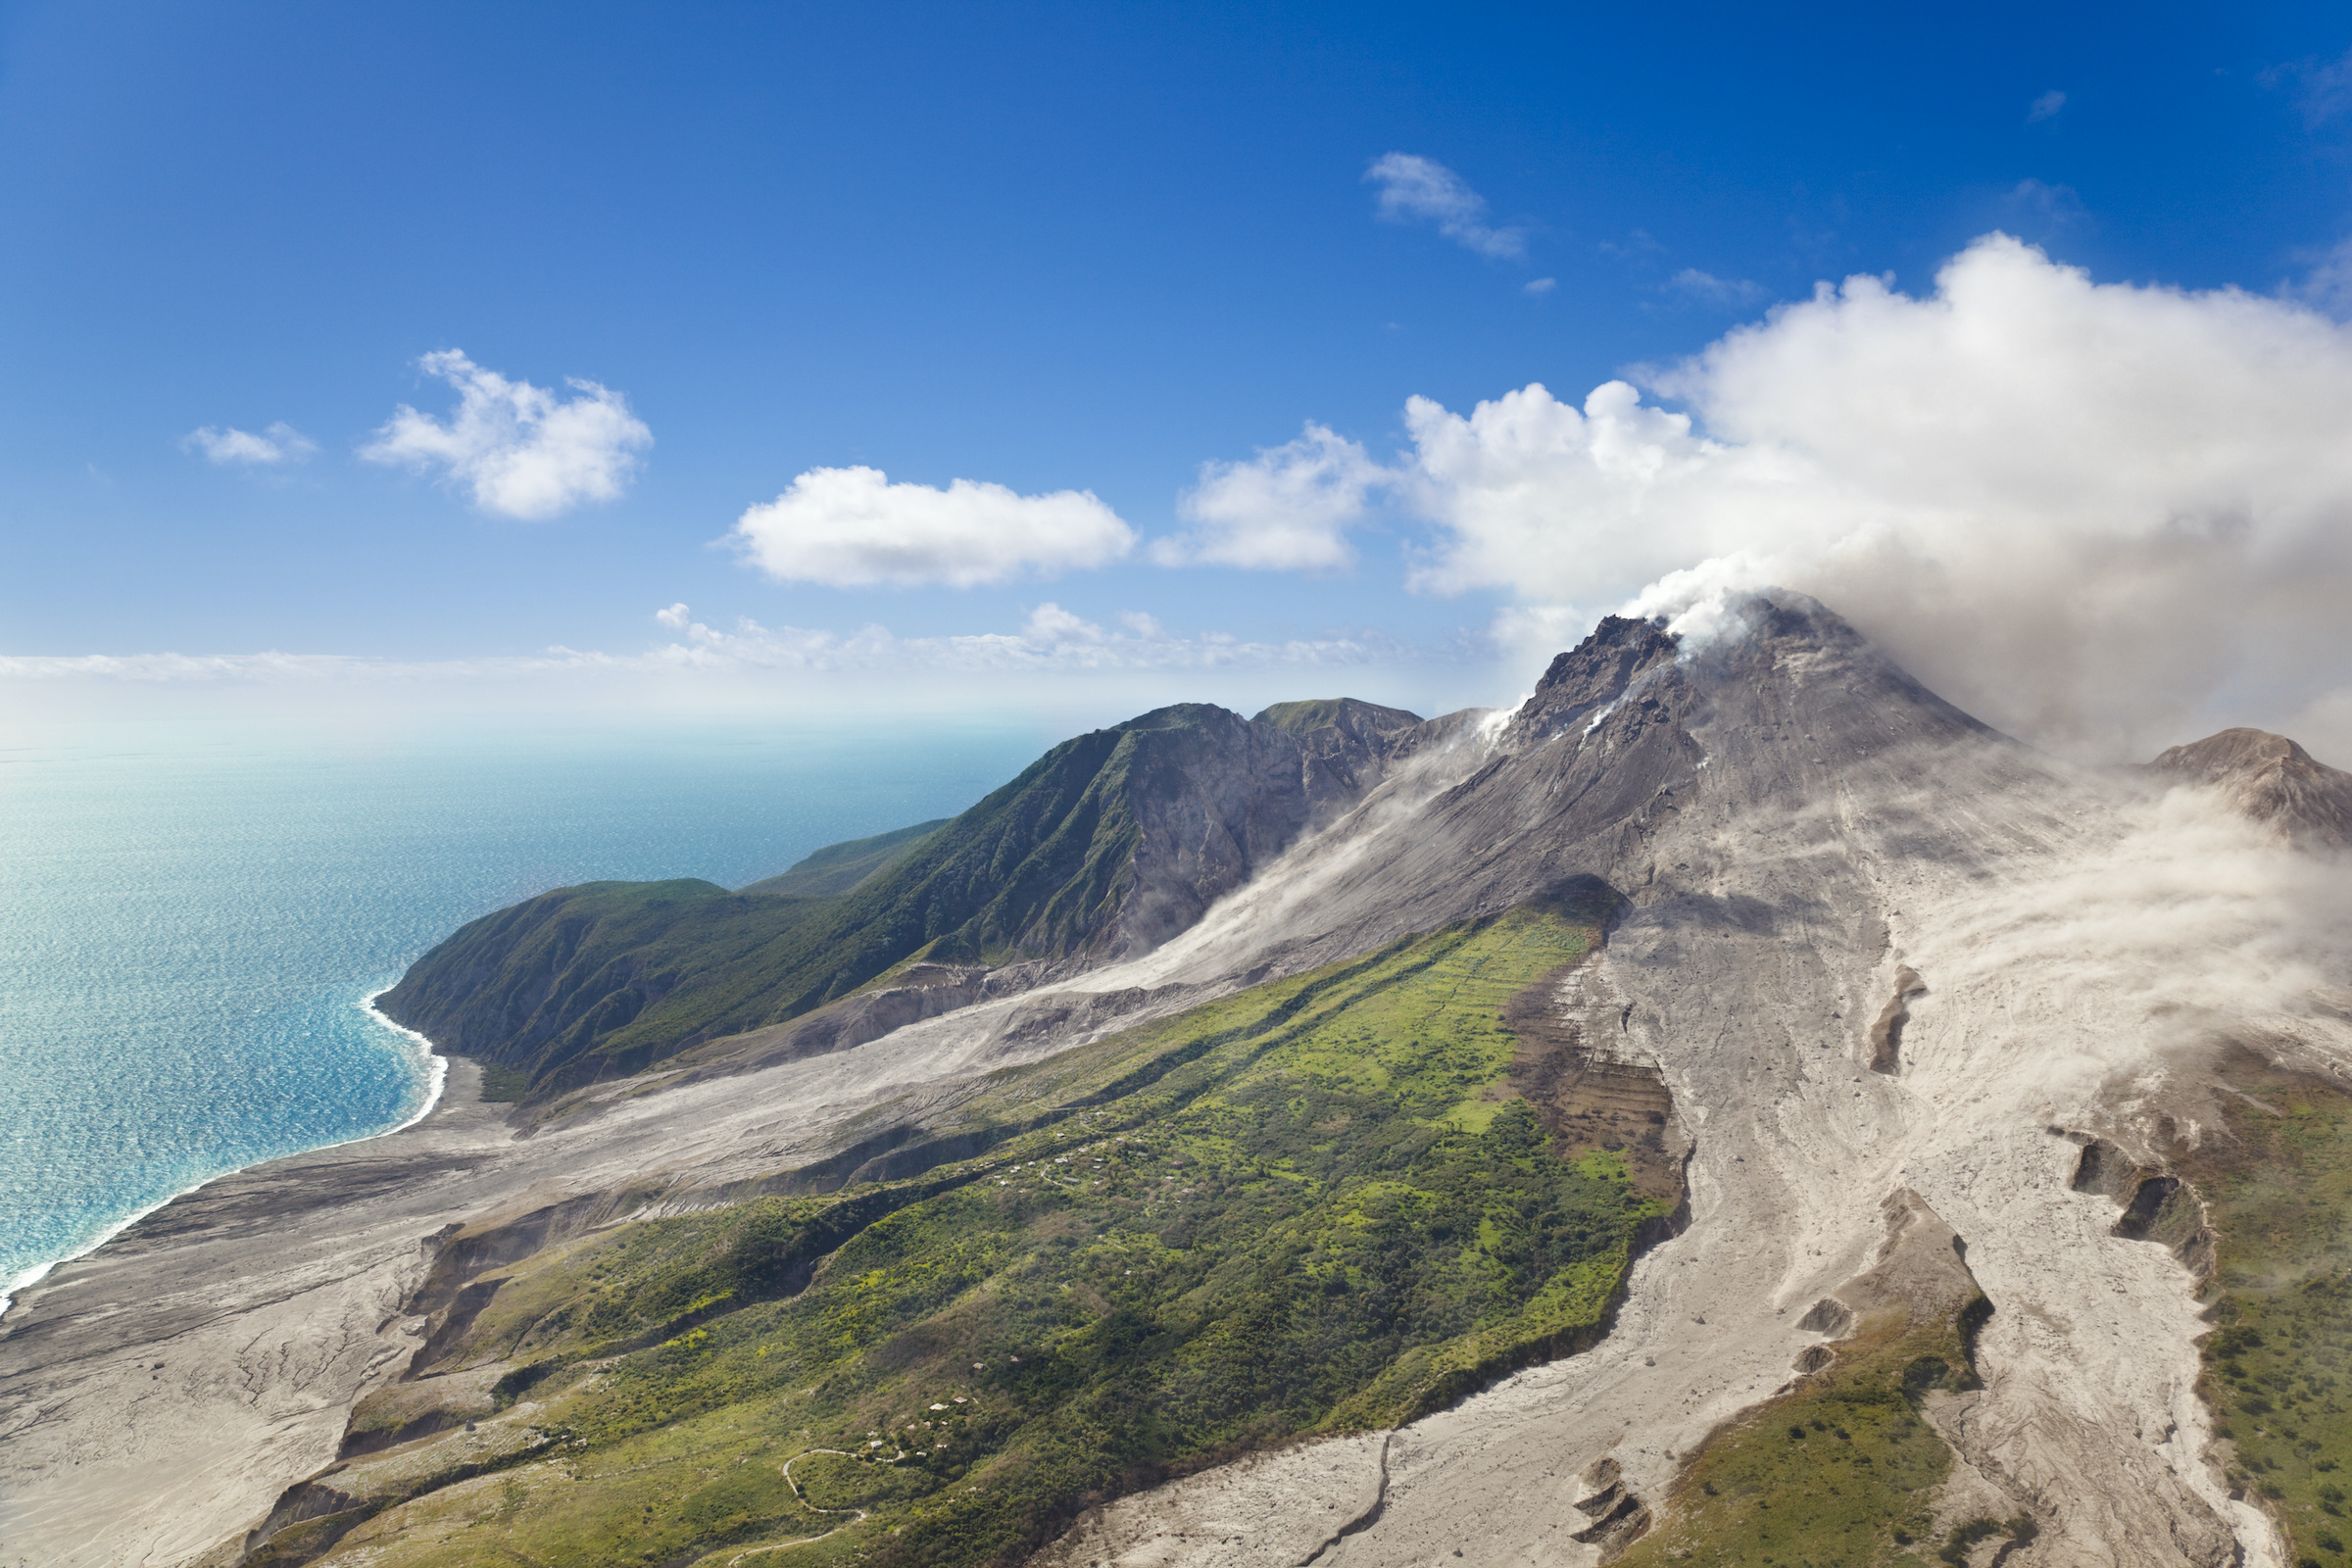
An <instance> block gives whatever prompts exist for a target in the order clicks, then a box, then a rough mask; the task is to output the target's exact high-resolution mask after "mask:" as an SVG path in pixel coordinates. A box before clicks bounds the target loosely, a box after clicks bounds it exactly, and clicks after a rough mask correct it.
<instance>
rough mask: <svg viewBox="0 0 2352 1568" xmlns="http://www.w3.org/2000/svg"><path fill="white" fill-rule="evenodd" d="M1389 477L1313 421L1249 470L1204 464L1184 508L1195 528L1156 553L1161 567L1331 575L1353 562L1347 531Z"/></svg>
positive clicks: (1263, 453) (1160, 544) (1264, 452)
mask: <svg viewBox="0 0 2352 1568" xmlns="http://www.w3.org/2000/svg"><path fill="white" fill-rule="evenodd" d="M1387 477H1388V474H1387V470H1385V469H1384V468H1382V467H1381V466H1380V465H1379V464H1377V463H1375V462H1373V461H1372V459H1371V457H1370V456H1369V455H1367V454H1366V453H1365V451H1364V449H1363V448H1362V447H1360V446H1358V445H1357V444H1356V443H1355V442H1353V441H1349V440H1348V439H1346V438H1345V437H1343V436H1340V435H1339V434H1337V433H1335V432H1334V431H1332V430H1330V429H1327V428H1326V427H1324V426H1323V425H1320V424H1317V423H1315V422H1314V421H1313V420H1311V419H1310V420H1308V421H1307V424H1306V428H1305V430H1304V431H1303V432H1301V433H1300V435H1299V438H1298V439H1297V440H1295V441H1291V442H1287V443H1285V444H1284V445H1282V446H1278V447H1267V448H1262V449H1260V450H1259V452H1258V454H1257V456H1256V457H1254V458H1251V459H1250V460H1249V461H1248V462H1246V463H1204V464H1202V465H1201V480H1200V483H1198V484H1197V485H1195V486H1194V487H1193V488H1192V489H1191V490H1190V491H1188V492H1186V493H1185V495H1184V496H1183V497H1182V498H1181V499H1180V500H1179V501H1178V502H1177V507H1176V510H1177V513H1178V515H1181V516H1182V517H1183V518H1184V519H1185V520H1186V521H1187V522H1189V523H1191V524H1192V528H1191V529H1190V530H1189V531H1188V532H1186V533H1184V534H1181V535H1179V536H1177V537H1176V538H1173V539H1162V540H1159V541H1157V542H1156V543H1154V544H1153V545H1152V560H1153V561H1155V562H1157V563H1159V564H1161V565H1166V566H1174V565H1185V564H1194V563H1205V564H1213V565H1223V566H1247V567H1254V568H1258V569H1261V570H1275V571H1282V570H1293V569H1300V568H1303V569H1308V570H1316V569H1324V570H1328V569H1331V568H1334V567H1339V566H1345V565H1347V564H1348V563H1349V562H1350V561H1352V560H1353V559H1354V552H1353V551H1352V550H1350V549H1349V548H1348V534H1347V530H1348V524H1350V523H1352V522H1354V521H1356V520H1357V519H1358V518H1359V517H1361V516H1362V515H1363V512H1364V498H1365V496H1366V494H1367V493H1368V492H1369V491H1370V490H1371V488H1372V487H1373V486H1374V485H1376V484H1378V483H1380V482H1381V481H1382V480H1384V479H1385V478H1387Z"/></svg>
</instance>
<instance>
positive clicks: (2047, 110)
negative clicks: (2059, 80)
mask: <svg viewBox="0 0 2352 1568" xmlns="http://www.w3.org/2000/svg"><path fill="white" fill-rule="evenodd" d="M2065 107H2066V94H2064V93H2062V92H2060V91H2059V90H2058V89H2057V88H2055V87H2053V88H2051V89H2050V90H2049V91H2048V92H2045V93H2043V94H2042V95H2041V96H2040V97H2038V98H2036V99H2034V101H2033V102H2032V103H2031V104H2028V105H2027V106H2026V123H2027V124H2029V125H2031V124H2034V123H2036V122H2038V121H2043V120H2048V119H2050V118H2051V117H2052V116H2054V115H2056V114H2057V113H2058V111H2059V110H2061V109H2064V108H2065Z"/></svg>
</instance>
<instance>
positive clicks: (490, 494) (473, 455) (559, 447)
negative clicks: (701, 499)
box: [360, 349, 654, 519]
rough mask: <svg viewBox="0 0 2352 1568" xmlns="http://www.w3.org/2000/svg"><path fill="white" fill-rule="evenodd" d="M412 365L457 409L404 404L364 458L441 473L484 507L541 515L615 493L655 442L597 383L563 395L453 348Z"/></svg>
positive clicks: (575, 386) (577, 384)
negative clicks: (442, 413) (423, 409)
mask: <svg viewBox="0 0 2352 1568" xmlns="http://www.w3.org/2000/svg"><path fill="white" fill-rule="evenodd" d="M417 365H418V367H419V368H422V369H423V371H424V372H425V373H426V374H427V375H431V376H436V377H438V378H440V379H441V380H443V381H446V382H448V383H449V384H450V385H451V386H453V387H455V388H456V389H457V391H458V407H457V411H456V412H455V413H454V414H452V415H451V416H450V417H449V418H448V419H447V420H446V421H444V420H441V419H436V418H434V417H431V416H430V415H426V414H419V413H418V412H417V410H415V409H413V408H410V407H409V406H408V405H407V404H405V403H404V404H402V405H400V407H399V408H397V409H396V410H394V411H393V414H392V417H391V418H390V419H389V420H387V421H386V422H385V423H384V425H383V427H382V428H381V429H379V430H377V431H376V432H375V439H374V440H373V441H371V442H369V443H368V445H366V446H364V447H362V448H361V449H360V456H361V457H363V458H365V459H367V460H368V462H370V463H383V464H391V465H395V466H403V467H410V468H417V469H421V470H424V471H428V472H438V473H440V474H442V475H444V476H445V477H447V478H449V479H450V480H452V481H453V482H455V483H457V484H460V485H463V486H465V487H466V491H467V492H468V493H469V494H470V495H471V496H472V498H473V504H474V505H475V506H477V507H479V508H481V509H482V510H483V511H484V512H488V513H493V514H495V515H499V516H503V517H521V518H528V519H537V518H542V517H553V516H556V515H560V514H562V513H565V512H568V511H570V510H571V509H572V508H573V507H576V506H578V505H580V504H581V503H582V502H586V501H612V500H615V499H617V498H618V497H619V496H620V494H621V493H622V492H623V491H625V490H626V489H627V488H628V485H629V480H630V479H631V478H632V477H633V476H634V475H635V473H636V470H637V465H638V463H639V461H640V459H639V455H640V454H641V453H643V452H644V450H645V449H646V448H647V447H650V446H652V445H653V444H654V432H653V431H652V430H651V429H649V428H647V426H646V423H645V421H644V420H642V419H640V418H638V417H636V416H635V415H633V414H631V413H630V412H629V405H628V400H627V399H625V398H623V397H622V396H621V395H620V394H619V393H617V392H615V391H613V389H612V388H610V387H606V386H600V385H598V384H597V383H596V382H594V381H582V380H578V379H576V378H575V379H572V380H569V381H567V382H566V383H565V384H566V385H568V386H569V387H570V388H571V389H572V391H573V392H574V393H575V394H577V395H576V396H574V397H571V398H562V397H559V396H557V395H556V394H555V393H554V392H551V391H549V390H548V389H547V388H545V387H537V386H533V385H531V383H530V382H528V381H510V380H508V379H507V378H506V377H505V376H503V375H501V374H499V373H498V372H497V371H496V370H488V369H484V368H482V367H480V366H478V365H476V364H474V363H473V362H472V361H471V360H469V359H467V358H466V355H465V353H464V352H463V351H461V350H458V349H443V350H441V351H440V352H438V353H434V354H427V355H426V356H425V357H424V358H423V359H421V360H418V361H417Z"/></svg>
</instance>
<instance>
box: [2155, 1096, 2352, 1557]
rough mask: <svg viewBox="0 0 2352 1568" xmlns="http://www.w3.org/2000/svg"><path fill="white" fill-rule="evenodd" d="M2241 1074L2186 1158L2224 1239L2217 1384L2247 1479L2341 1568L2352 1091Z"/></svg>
mask: <svg viewBox="0 0 2352 1568" xmlns="http://www.w3.org/2000/svg"><path fill="white" fill-rule="evenodd" d="M2225 1076H2226V1079H2227V1081H2228V1082H2229V1085H2230V1086H2231V1087H2232V1088H2234V1089H2236V1090H2237V1091H2239V1092H2240V1093H2239V1095H2238V1096H2231V1097H2228V1098H2226V1099H2225V1100H2224V1102H2223V1104H2224V1116H2225V1119H2226V1122H2227V1131H2228V1134H2229V1136H2228V1137H2226V1138H2211V1137H2209V1138H2208V1139H2206V1140H2205V1141H2204V1143H2203V1144H2202V1145H2201V1146H2200V1147H2199V1148H2198V1149H2197V1150H2196V1151H2195V1152H2192V1153H2190V1154H2188V1155H2187V1156H2186V1157H2185V1158H2183V1159H2182V1160H2181V1161H2180V1169H2181V1171H2182V1173H2183V1174H2184V1175H2186V1176H2187V1177H2188V1179H2189V1180H2190V1181H2191V1182H2192V1183H2194V1184H2195V1187H2196V1189H2197V1191H2198V1193H2199V1195H2200V1196H2202V1197H2203V1199H2204V1201H2205V1207H2206V1215H2207V1219H2208V1221H2209V1223H2210V1224H2211V1225H2212V1227H2213V1230H2214V1232H2215V1238H2216V1249H2215V1271H2214V1277H2213V1281H2212V1285H2211V1287H2210V1291H2211V1294H2212V1295H2213V1297H2214V1306H2213V1317H2214V1319H2215V1321H2216V1322H2218V1323H2219V1324H2220V1325H2221V1327H2220V1328H2219V1329H2218V1330H2217V1331H2216V1332H2215V1333H2214V1334H2212V1335H2211V1336H2210V1337H2209V1338H2208V1339H2207V1340H2206V1342H2205V1347H2204V1354H2205V1378H2204V1384H2203V1388H2204V1392H2205V1396H2206V1398H2207V1400H2208V1401H2209V1402H2210V1403H2211V1404H2212V1406H2213V1409H2214V1413H2215V1417H2216V1427H2215V1431H2216V1433H2217V1435H2219V1436H2221V1437H2223V1438H2226V1439H2228V1440H2229V1444H2230V1446H2231V1447H2232V1448H2233V1449H2234V1458H2233V1460H2232V1462H2231V1464H2230V1471H2229V1479H2230V1482H2231V1484H2232V1485H2233V1486H2234V1487H2236V1488H2239V1489H2241V1490H2243V1491H2245V1492H2247V1493H2251V1494H2254V1495H2259V1496H2261V1497H2262V1498H2264V1499H2265V1500H2266V1503H2267V1506H2268V1507H2269V1508H2270V1509H2271V1511H2272V1513H2273V1514H2274V1515H2275V1516H2276V1517H2277V1518H2278V1520H2279V1521H2280V1523H2281V1524H2282V1525H2284V1526H2285V1528H2286V1530H2287V1532H2288V1534H2289V1536H2290V1537H2291V1544H2292V1548H2293V1549H2292V1553H2291V1555H2292V1559H2293V1560H2294V1561H2297V1562H2299V1563H2316V1564H2321V1565H2323V1568H2334V1565H2336V1564H2341V1563H2345V1562H2348V1561H2352V1555H2348V1554H2347V1552H2346V1549H2345V1543H2346V1541H2347V1540H2352V1521H2348V1520H2347V1518H2346V1513H2347V1509H2348V1508H2352V1501H2348V1499H2347V1495H2346V1494H2347V1490H2348V1489H2352V1411H2348V1410H2347V1405H2346V1400H2347V1397H2352V1389H2348V1388H2347V1386H2346V1378H2347V1376H2348V1373H2347V1367H2346V1359H2347V1357H2348V1356H2352V1225H2348V1224H2347V1220H2348V1219H2352V1098H2347V1097H2346V1096H2344V1095H2343V1094H2341V1093H2339V1092H2337V1091H2336V1090H2334V1089H2331V1088H2329V1087H2328V1086H2327V1085H2326V1084H2323V1083H2321V1082H2319V1081H2317V1080H2315V1079H2310V1078H2303V1077H2298V1076H2294V1075H2290V1074H2287V1073H2284V1072H2281V1071H2278V1069H2276V1068H2273V1067H2272V1066H2271V1065H2270V1064H2269V1063H2267V1062H2264V1061H2261V1060H2259V1059H2258V1058H2255V1057H2253V1056H2251V1055H2242V1056H2240V1057H2239V1058H2238V1059H2236V1060H2235V1061H2233V1062H2232V1063H2231V1064H2230V1066H2229V1069H2228V1071H2227V1072H2226V1074H2225Z"/></svg>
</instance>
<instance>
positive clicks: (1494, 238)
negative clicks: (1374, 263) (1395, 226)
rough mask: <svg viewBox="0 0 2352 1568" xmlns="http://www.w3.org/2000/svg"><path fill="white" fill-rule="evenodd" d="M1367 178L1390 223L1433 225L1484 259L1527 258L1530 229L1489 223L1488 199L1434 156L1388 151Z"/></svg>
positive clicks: (1384, 217) (1365, 174)
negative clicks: (1378, 188) (1375, 190)
mask: <svg viewBox="0 0 2352 1568" xmlns="http://www.w3.org/2000/svg"><path fill="white" fill-rule="evenodd" d="M1364 179H1365V182H1366V183H1368V184H1374V185H1378V186H1379V187H1380V216H1381V217H1382V218H1383V219H1385V220H1386V221H1389V222H1392V223H1407V222H1424V223H1434V224H1436V225H1437V229H1438V232H1439V233H1441V234H1443V235H1445V236H1446V238H1447V239H1450V240H1452V241H1453V242H1454V243H1455V244H1457V245H1460V246H1461V247H1462V248H1463V249H1464V250H1471V251H1476V252H1477V253H1478V254H1479V255H1481V256H1486V257H1493V258H1497V259H1500V258H1504V257H1517V256H1525V255H1526V254H1527V231H1526V230H1525V229H1520V228H1496V227H1494V226H1493V225H1492V224H1490V223H1488V221H1487V199H1486V198H1485V197H1484V196H1481V195H1480V194H1479V193H1478V192H1476V191H1474V190H1472V189H1471V188H1470V186H1469V184H1468V183H1467V182H1466V181H1464V180H1463V178H1462V176H1461V175H1459V174H1457V173H1455V172H1453V171H1452V170H1450V169H1447V168H1446V166H1445V165H1444V164H1441V163H1439V162H1438V161H1437V160H1436V159H1434V158H1421V157H1417V156H1415V155H1414V154H1412V153H1389V154H1387V155H1386V156H1384V157H1380V158H1375V159H1374V160H1372V167H1371V168H1369V169H1367V170H1365V171H1364Z"/></svg>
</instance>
